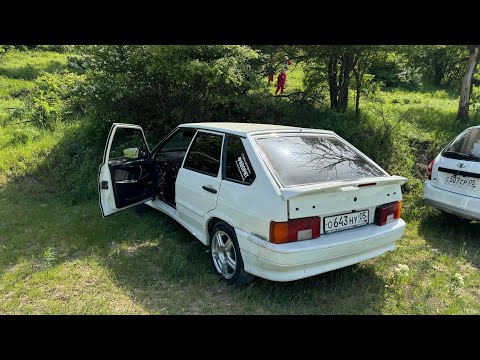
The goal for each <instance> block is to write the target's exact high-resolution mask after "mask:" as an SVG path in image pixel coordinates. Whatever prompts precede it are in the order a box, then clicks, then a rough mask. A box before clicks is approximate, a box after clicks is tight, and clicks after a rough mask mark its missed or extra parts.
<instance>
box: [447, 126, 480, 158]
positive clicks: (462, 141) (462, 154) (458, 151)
mask: <svg viewBox="0 0 480 360" xmlns="http://www.w3.org/2000/svg"><path fill="white" fill-rule="evenodd" d="M442 156H444V157H447V158H451V159H461V160H472V161H480V129H479V128H475V129H470V130H467V131H465V132H464V133H463V134H461V135H460V136H458V137H457V138H456V139H455V140H453V141H452V142H451V143H450V145H448V146H447V147H446V148H445V150H444V151H443V153H442Z"/></svg>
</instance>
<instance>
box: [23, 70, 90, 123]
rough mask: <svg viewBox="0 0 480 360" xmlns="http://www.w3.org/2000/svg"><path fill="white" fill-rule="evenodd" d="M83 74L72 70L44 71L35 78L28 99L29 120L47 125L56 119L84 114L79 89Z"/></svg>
mask: <svg viewBox="0 0 480 360" xmlns="http://www.w3.org/2000/svg"><path fill="white" fill-rule="evenodd" d="M83 81H84V76H82V75H77V74H75V73H72V72H65V71H64V72H60V73H55V74H49V73H45V75H42V76H40V77H39V78H37V80H36V86H35V88H34V89H33V91H32V94H31V97H30V99H29V105H30V107H31V111H32V114H31V120H32V121H38V122H39V123H40V124H41V125H43V126H47V125H50V124H51V123H53V122H55V121H57V120H65V119H67V118H78V117H79V116H82V115H83V114H84V111H83V104H82V100H81V97H80V96H76V94H77V93H78V92H79V91H80V88H81V86H82V83H83Z"/></svg>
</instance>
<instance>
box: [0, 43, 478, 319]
mask: <svg viewBox="0 0 480 360" xmlns="http://www.w3.org/2000/svg"><path fill="white" fill-rule="evenodd" d="M52 61H54V62H58V63H57V65H55V66H56V67H53V68H49V64H51V63H52ZM27 63H29V64H31V67H33V68H37V69H38V70H40V69H46V70H47V71H54V70H55V68H61V67H65V66H66V60H65V56H63V55H59V54H54V53H33V54H19V53H11V54H8V55H7V56H6V57H5V58H3V59H2V60H0V84H2V86H0V124H1V123H3V124H5V123H6V122H11V121H12V116H11V112H12V111H14V110H7V109H5V108H6V107H21V106H22V99H21V98H16V97H12V95H15V94H17V93H18V92H19V91H20V90H22V89H24V88H26V89H31V88H32V87H33V86H34V79H35V76H38V73H39V72H38V71H37V72H36V73H35V74H36V75H35V74H34V75H31V72H32V71H31V70H30V69H31V67H27V68H26V69H27V70H26V71H24V72H23V71H20V70H18V68H24V67H25V65H26V64H27ZM8 69H9V70H8ZM7 70H8V71H7ZM292 78H294V77H293V76H292ZM297 86H298V87H300V86H301V81H300V85H297ZM379 97H380V98H381V100H382V101H383V104H380V103H378V102H373V101H368V102H365V109H366V111H365V113H367V114H368V113H369V110H368V108H369V107H376V108H377V110H378V109H380V108H381V109H383V111H384V114H385V116H386V121H387V122H388V121H389V122H391V123H392V124H393V123H394V122H395V120H396V118H397V117H398V116H399V115H400V114H403V113H404V112H405V111H406V110H407V109H410V111H409V114H411V115H409V116H407V117H406V120H405V121H403V122H401V123H400V124H399V125H398V126H397V128H395V130H394V132H393V135H394V138H395V139H401V142H402V144H403V145H402V146H403V147H400V144H399V145H398V147H399V148H398V152H399V153H400V155H401V154H402V152H406V151H408V150H409V149H410V143H412V144H413V143H415V142H416V143H428V144H429V146H430V148H435V147H436V146H437V145H435V144H437V143H438V146H440V145H441V144H442V143H443V142H444V141H446V140H447V139H448V138H449V137H451V136H453V135H452V134H454V133H456V132H458V131H459V125H456V124H455V123H454V122H453V120H452V114H454V111H455V107H456V102H457V100H456V99H455V98H449V97H448V95H447V94H444V93H442V92H440V93H408V92H403V91H395V92H391V93H381V94H380V95H379ZM372 111H373V112H375V110H370V113H371V114H370V115H368V118H367V120H368V121H373V120H372V119H375V118H376V119H377V123H375V124H374V125H375V126H377V127H378V128H381V126H383V125H382V123H383V121H382V120H378V119H379V116H378V114H377V115H374V113H373V112H372ZM367 120H365V121H367ZM332 127H335V124H333V125H332ZM76 131H78V124H75V123H72V124H64V125H57V126H56V127H55V130H54V131H47V130H42V129H40V128H37V127H36V126H35V124H28V123H27V124H18V125H13V126H12V125H9V126H3V127H0V205H1V206H0V313H7V314H11V313H16V314H26V313H42V314H44V313H140V314H142V313H154V314H378V313H381V314H405V313H414V314H424V313H425V314H436V313H443V314H450V313H454V314H462V313H469V314H478V313H480V301H479V300H480V291H479V289H480V274H479V270H478V269H479V266H480V257H479V255H480V242H479V241H478V240H479V235H478V233H479V232H478V231H479V226H480V224H478V223H472V224H469V225H449V224H447V223H445V220H444V218H443V217H442V216H441V215H440V214H439V212H437V211H434V210H428V209H423V208H422V211H418V212H416V211H412V210H410V211H409V210H408V203H411V202H414V201H418V198H419V194H418V186H417V187H415V186H413V187H412V188H411V191H410V193H409V194H407V196H406V200H405V205H406V207H407V213H406V217H407V220H408V227H407V231H406V235H405V236H404V237H403V238H402V240H400V241H399V243H398V249H397V250H396V251H394V252H392V253H388V254H386V255H384V256H382V257H380V258H377V259H373V260H370V261H366V262H363V263H361V264H358V265H356V266H351V267H347V268H344V269H340V270H337V271H332V272H329V273H326V274H322V275H319V276H316V277H313V278H309V279H305V280H300V281H295V282H291V283H273V282H269V281H266V280H261V279H257V280H255V281H254V282H253V283H252V284H251V285H250V286H248V287H246V288H243V289H235V288H232V287H228V286H226V285H225V284H223V283H221V282H218V281H217V278H216V277H215V275H214V273H213V271H212V270H211V268H210V266H211V265H210V259H209V254H208V253H207V252H206V248H205V247H203V246H202V245H201V244H200V243H199V242H198V241H196V240H195V239H194V238H193V236H191V235H190V234H189V233H188V232H187V231H186V230H184V229H183V228H182V227H181V226H180V225H178V224H176V223H175V222H174V221H173V220H171V219H169V218H168V217H166V216H165V215H162V214H160V213H159V212H150V213H147V214H145V215H142V216H140V215H138V214H136V213H134V212H133V211H132V210H126V211H124V212H122V213H120V214H117V215H114V216H112V217H109V218H107V219H102V217H101V215H100V211H99V208H98V204H97V201H96V199H89V200H88V201H83V202H82V201H80V202H78V204H76V205H71V204H70V203H69V202H68V201H65V199H64V197H63V196H58V195H57V194H58V192H57V190H56V186H55V184H52V183H49V182H45V181H44V180H42V179H40V178H39V177H38V176H37V175H38V174H37V173H36V171H42V170H41V169H42V166H43V165H44V163H45V159H46V158H47V157H48V156H49V154H51V153H52V152H53V151H55V149H56V148H58V145H59V144H60V143H61V142H62V141H64V140H65V138H66V136H67V134H68V133H73V134H75V132H76ZM337 131H339V133H341V132H342V129H339V130H337ZM24 134H26V135H24ZM341 135H343V134H341ZM395 141H400V140H395ZM405 143H406V145H405ZM432 144H433V145H432ZM411 151H412V154H408V155H409V156H410V155H411V156H410V157H411V158H416V157H418V156H417V155H418V151H417V149H413V148H412V149H411ZM431 151H433V150H431ZM427 152H428V151H427ZM414 155H415V156H414ZM392 156H394V157H398V156H399V154H398V153H395V152H394V153H393V155H392ZM405 156H406V157H408V156H407V154H405ZM425 157H428V155H425ZM402 164H403V165H402V166H398V172H406V173H407V172H408V173H410V172H411V173H412V174H415V171H420V172H421V167H422V166H423V167H424V166H426V165H425V161H424V159H422V160H421V161H418V164H417V161H411V163H410V162H403V163H402ZM387 165H388V167H389V170H390V171H391V172H397V171H395V170H396V169H395V166H396V165H395V163H393V164H392V163H388V164H387ZM85 176H91V177H95V176H96V174H94V173H92V174H90V175H89V174H86V175H85ZM421 176H423V174H421V173H420V174H419V175H418V177H419V178H420V177H421ZM409 178H410V180H411V182H415V179H414V178H413V177H412V176H409ZM88 180H90V179H88ZM86 181H87V179H86ZM416 182H417V183H420V180H419V179H417V180H416ZM417 185H418V184H417ZM416 208H417V206H416V207H415V209H416ZM399 264H405V265H407V266H408V267H409V270H408V271H405V270H402V267H401V266H400V267H399V266H398V265H399Z"/></svg>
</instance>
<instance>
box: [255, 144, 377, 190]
mask: <svg viewBox="0 0 480 360" xmlns="http://www.w3.org/2000/svg"><path fill="white" fill-rule="evenodd" d="M256 142H257V144H258V145H259V146H260V148H261V150H262V152H263V153H264V154H265V156H266V158H267V160H268V162H269V163H270V167H271V169H272V170H273V171H274V173H275V174H276V175H277V177H278V178H279V180H280V182H281V183H282V185H283V186H294V185H303V184H315V183H322V182H328V181H337V180H356V179H361V178H365V177H371V176H386V174H385V173H384V172H383V171H381V170H380V169H379V168H378V167H376V166H374V165H372V164H370V163H369V162H368V161H367V160H366V159H364V158H363V157H362V156H361V155H360V154H358V153H357V152H356V151H355V150H354V149H353V148H352V147H350V146H348V145H347V144H346V143H344V142H342V141H340V140H339V139H337V138H335V137H332V136H317V135H301V136H272V137H267V138H257V139H256Z"/></svg>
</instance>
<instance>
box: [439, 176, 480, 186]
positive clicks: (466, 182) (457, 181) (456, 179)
mask: <svg viewBox="0 0 480 360" xmlns="http://www.w3.org/2000/svg"><path fill="white" fill-rule="evenodd" d="M445 182H446V183H447V184H448V185H453V186H455V187H459V188H464V189H473V190H476V189H477V188H478V186H479V181H478V180H477V179H474V178H471V177H468V176H462V175H447V176H445Z"/></svg>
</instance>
